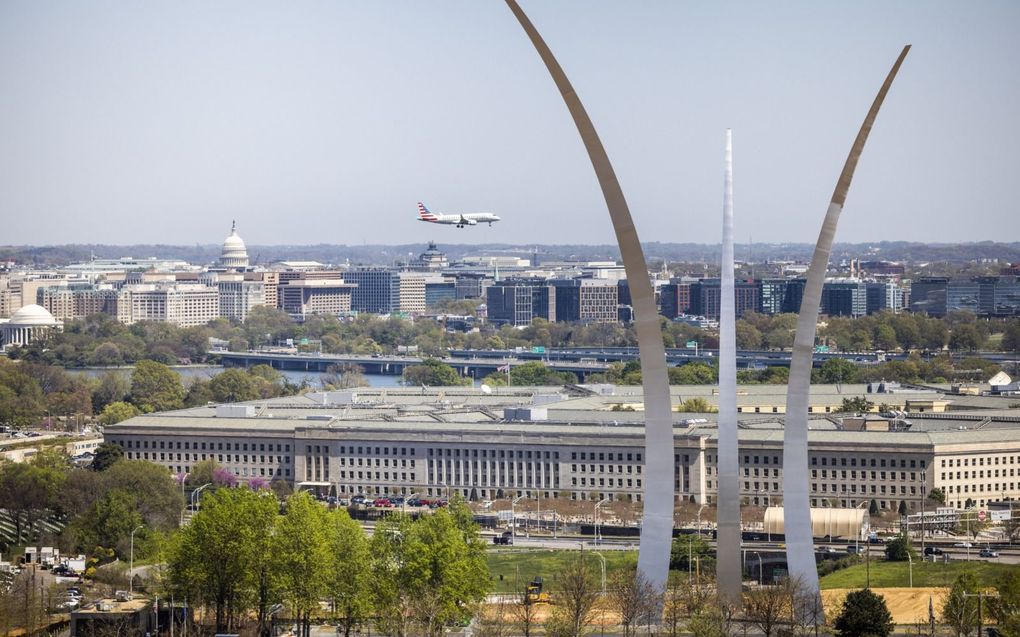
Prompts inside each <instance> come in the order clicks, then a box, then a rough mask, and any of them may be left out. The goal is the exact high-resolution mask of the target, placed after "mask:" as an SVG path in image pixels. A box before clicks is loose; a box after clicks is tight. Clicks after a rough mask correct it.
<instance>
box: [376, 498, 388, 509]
mask: <svg viewBox="0 0 1020 637" xmlns="http://www.w3.org/2000/svg"><path fill="white" fill-rule="evenodd" d="M372 506H374V507H391V506H393V503H392V502H390V501H389V500H388V499H387V498H376V499H375V500H374V501H373V502H372Z"/></svg>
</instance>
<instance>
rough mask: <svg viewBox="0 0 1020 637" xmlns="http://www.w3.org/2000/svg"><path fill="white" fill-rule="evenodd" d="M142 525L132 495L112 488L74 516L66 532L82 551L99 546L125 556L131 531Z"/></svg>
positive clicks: (135, 498)
mask: <svg viewBox="0 0 1020 637" xmlns="http://www.w3.org/2000/svg"><path fill="white" fill-rule="evenodd" d="M141 524H142V516H141V514H140V513H139V511H138V498H137V497H136V496H135V494H133V493H131V492H130V491H127V490H126V489H113V490H111V491H108V492H107V493H106V494H105V495H104V496H103V497H101V498H100V499H99V500H97V501H95V502H94V503H93V504H92V506H91V507H90V508H89V510H88V511H86V512H85V513H84V514H83V515H80V516H78V517H76V518H75V519H74V520H73V521H72V522H71V525H70V527H69V530H70V533H71V535H72V536H73V537H74V538H75V542H76V545H77V546H78V547H81V548H82V549H83V550H91V549H92V548H93V547H96V546H101V547H104V548H108V549H114V550H116V552H117V553H118V554H119V555H121V556H122V557H126V556H127V554H128V553H129V551H130V536H131V531H132V529H134V528H136V527H138V526H139V525H141ZM142 536H144V532H143V533H142Z"/></svg>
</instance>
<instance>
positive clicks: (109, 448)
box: [92, 442, 124, 471]
mask: <svg viewBox="0 0 1020 637" xmlns="http://www.w3.org/2000/svg"><path fill="white" fill-rule="evenodd" d="M123 457H124V450H123V449H121V447H120V445H117V444H114V443H112V442H104V443H103V444H101V445H99V446H98V447H96V455H95V458H93V459H92V470H93V471H106V470H107V469H109V468H110V467H111V466H112V465H113V463H115V462H117V461H118V460H120V459H121V458H123Z"/></svg>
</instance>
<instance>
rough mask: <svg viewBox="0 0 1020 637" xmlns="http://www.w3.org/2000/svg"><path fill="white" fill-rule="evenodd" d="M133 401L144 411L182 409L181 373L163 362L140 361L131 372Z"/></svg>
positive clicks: (182, 387) (182, 388)
mask: <svg viewBox="0 0 1020 637" xmlns="http://www.w3.org/2000/svg"><path fill="white" fill-rule="evenodd" d="M131 402H132V403H134V404H135V405H137V406H138V408H139V409H141V410H142V411H143V412H144V413H149V412H152V411H168V410H171V409H180V408H181V407H182V406H183V405H184V385H182V384H181V376H180V374H178V373H177V372H175V371H173V370H172V369H170V368H169V367H167V366H166V365H164V364H162V363H157V362H155V361H150V360H144V361H138V363H137V364H136V365H135V371H134V372H132V373H131Z"/></svg>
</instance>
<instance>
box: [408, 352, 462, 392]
mask: <svg viewBox="0 0 1020 637" xmlns="http://www.w3.org/2000/svg"><path fill="white" fill-rule="evenodd" d="M464 381H465V379H463V378H461V377H460V376H459V375H458V374H457V370H455V369H454V368H452V367H450V366H449V365H447V364H446V363H444V362H442V361H440V360H437V359H435V358H426V359H425V360H423V361H422V363H421V365H412V366H410V367H407V368H405V369H404V383H405V384H408V385H426V386H428V387H451V386H457V385H463V384H465V382H464Z"/></svg>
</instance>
